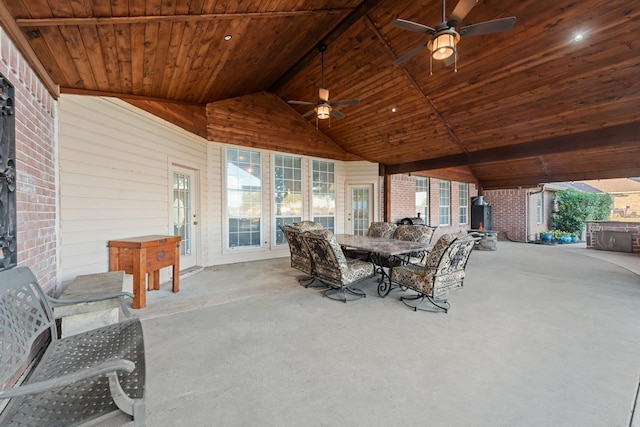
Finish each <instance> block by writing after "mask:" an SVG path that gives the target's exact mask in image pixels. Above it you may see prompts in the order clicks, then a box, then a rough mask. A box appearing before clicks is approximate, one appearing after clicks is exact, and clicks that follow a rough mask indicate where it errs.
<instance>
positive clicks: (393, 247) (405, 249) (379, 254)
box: [336, 234, 431, 298]
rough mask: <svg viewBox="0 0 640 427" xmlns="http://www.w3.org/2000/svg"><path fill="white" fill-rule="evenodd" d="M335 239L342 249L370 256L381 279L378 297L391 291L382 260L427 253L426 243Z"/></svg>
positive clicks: (343, 236)
mask: <svg viewBox="0 0 640 427" xmlns="http://www.w3.org/2000/svg"><path fill="white" fill-rule="evenodd" d="M336 239H337V240H338V243H339V244H340V246H342V247H347V248H353V249H357V250H359V251H363V252H368V253H370V254H371V259H372V261H373V263H374V264H375V265H376V269H377V271H379V272H380V274H381V277H380V280H379V282H378V295H380V296H381V297H383V298H384V297H386V296H387V295H388V294H389V292H390V291H391V278H390V277H389V276H390V275H389V274H387V272H386V271H385V270H384V267H383V265H382V259H384V258H391V257H394V256H397V257H399V256H401V255H406V254H410V253H412V252H420V251H429V250H431V246H430V245H429V244H427V243H420V242H411V241H406V240H396V239H386V238H384V237H369V236H357V235H353V234H336Z"/></svg>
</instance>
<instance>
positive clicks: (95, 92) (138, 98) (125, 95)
mask: <svg viewBox="0 0 640 427" xmlns="http://www.w3.org/2000/svg"><path fill="white" fill-rule="evenodd" d="M60 92H61V93H66V94H69V95H87V96H106V97H111V98H120V99H123V100H128V99H132V100H136V101H151V102H164V103H170V104H178V105H190V106H193V107H205V106H206V104H198V103H196V102H188V101H180V100H176V99H169V98H158V97H155V96H146V95H134V94H131V93H119V92H118V93H116V92H107V91H104V90H88V89H76V88H73V87H62V88H60Z"/></svg>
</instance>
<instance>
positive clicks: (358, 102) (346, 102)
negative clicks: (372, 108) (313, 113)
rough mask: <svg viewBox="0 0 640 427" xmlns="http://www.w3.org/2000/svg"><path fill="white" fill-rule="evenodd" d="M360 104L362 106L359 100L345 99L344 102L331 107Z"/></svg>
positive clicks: (335, 103) (333, 103)
mask: <svg viewBox="0 0 640 427" xmlns="http://www.w3.org/2000/svg"><path fill="white" fill-rule="evenodd" d="M359 104H360V100H359V99H343V100H342V101H336V102H332V103H331V104H329V105H331V106H332V107H341V106H344V105H359Z"/></svg>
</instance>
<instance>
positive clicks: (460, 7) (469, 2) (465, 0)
mask: <svg viewBox="0 0 640 427" xmlns="http://www.w3.org/2000/svg"><path fill="white" fill-rule="evenodd" d="M476 4H478V0H460V1H459V2H458V4H457V5H456V7H455V8H454V9H453V12H452V13H451V16H449V20H448V21H447V25H448V26H450V27H457V26H458V24H459V23H460V22H462V20H463V19H464V17H465V16H467V14H468V13H469V12H471V9H473V6H475V5H476Z"/></svg>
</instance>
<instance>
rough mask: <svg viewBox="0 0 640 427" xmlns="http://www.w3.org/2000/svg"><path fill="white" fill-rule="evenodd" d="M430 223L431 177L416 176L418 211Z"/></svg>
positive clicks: (427, 223)
mask: <svg viewBox="0 0 640 427" xmlns="http://www.w3.org/2000/svg"><path fill="white" fill-rule="evenodd" d="M418 212H420V214H421V215H422V219H423V220H424V223H425V224H426V225H429V178H420V177H418V178H416V213H418Z"/></svg>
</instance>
